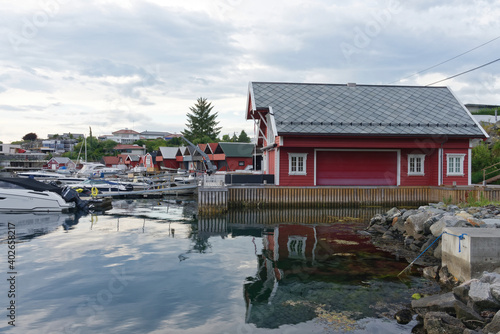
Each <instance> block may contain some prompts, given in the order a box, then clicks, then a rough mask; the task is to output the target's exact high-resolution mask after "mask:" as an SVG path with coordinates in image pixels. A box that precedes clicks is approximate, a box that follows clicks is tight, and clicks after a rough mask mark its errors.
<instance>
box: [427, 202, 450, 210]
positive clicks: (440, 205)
mask: <svg viewBox="0 0 500 334" xmlns="http://www.w3.org/2000/svg"><path fill="white" fill-rule="evenodd" d="M429 206H432V207H433V208H436V209H441V210H446V209H447V207H446V204H444V203H443V202H439V203H429Z"/></svg>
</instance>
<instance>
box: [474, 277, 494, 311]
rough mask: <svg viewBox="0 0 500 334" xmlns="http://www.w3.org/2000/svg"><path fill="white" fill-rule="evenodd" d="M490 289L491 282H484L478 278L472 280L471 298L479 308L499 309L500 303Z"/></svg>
mask: <svg viewBox="0 0 500 334" xmlns="http://www.w3.org/2000/svg"><path fill="white" fill-rule="evenodd" d="M490 289H491V284H490V283H484V282H481V281H478V280H473V281H471V283H470V289H469V300H470V302H471V303H472V304H473V305H474V307H475V308H476V309H477V310H480V311H482V310H489V309H495V310H498V309H499V308H500V303H499V302H498V301H497V300H496V299H495V298H493V296H492V295H491V292H490Z"/></svg>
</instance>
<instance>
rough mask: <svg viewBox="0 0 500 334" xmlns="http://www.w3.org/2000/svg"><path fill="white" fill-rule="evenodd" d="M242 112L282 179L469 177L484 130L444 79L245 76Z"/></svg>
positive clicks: (339, 182)
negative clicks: (321, 80) (402, 82)
mask: <svg viewBox="0 0 500 334" xmlns="http://www.w3.org/2000/svg"><path fill="white" fill-rule="evenodd" d="M246 119H247V120H254V122H255V128H256V129H257V133H256V134H255V137H256V138H257V147H258V148H261V149H262V150H263V152H264V153H263V157H264V160H263V170H264V172H265V173H267V174H274V175H275V184H276V185H280V186H438V185H469V184H470V183H471V179H470V174H471V148H472V145H473V143H474V140H484V139H485V138H487V137H488V135H487V134H486V132H485V131H484V130H483V129H482V128H481V126H480V125H479V124H478V123H477V122H476V121H475V120H474V118H473V117H472V116H471V114H470V113H469V111H468V110H467V109H466V108H465V107H464V105H463V104H462V103H461V102H460V101H458V99H457V98H456V97H455V96H454V94H453V93H452V92H451V90H450V89H449V88H448V87H419V86H380V85H356V84H348V85H337V84H303V83H272V82H251V83H250V84H249V93H248V103H247V113H246Z"/></svg>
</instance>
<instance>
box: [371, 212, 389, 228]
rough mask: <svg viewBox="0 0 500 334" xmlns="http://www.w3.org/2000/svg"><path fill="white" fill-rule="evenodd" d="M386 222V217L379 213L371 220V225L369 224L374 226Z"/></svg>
mask: <svg viewBox="0 0 500 334" xmlns="http://www.w3.org/2000/svg"><path fill="white" fill-rule="evenodd" d="M384 222H385V218H384V217H383V216H382V215H381V214H380V213H377V214H376V215H375V216H373V218H372V219H371V220H370V225H368V226H373V225H375V224H382V223H384Z"/></svg>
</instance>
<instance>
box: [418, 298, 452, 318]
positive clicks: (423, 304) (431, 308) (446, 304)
mask: <svg viewBox="0 0 500 334" xmlns="http://www.w3.org/2000/svg"><path fill="white" fill-rule="evenodd" d="M456 302H457V299H456V298H455V296H454V295H453V293H452V292H448V293H445V294H442V295H432V296H428V297H424V298H420V299H418V300H412V301H411V308H412V309H413V310H414V311H415V312H417V314H418V315H420V316H422V317H423V316H425V314H426V313H428V312H446V313H449V314H455V303H456Z"/></svg>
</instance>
